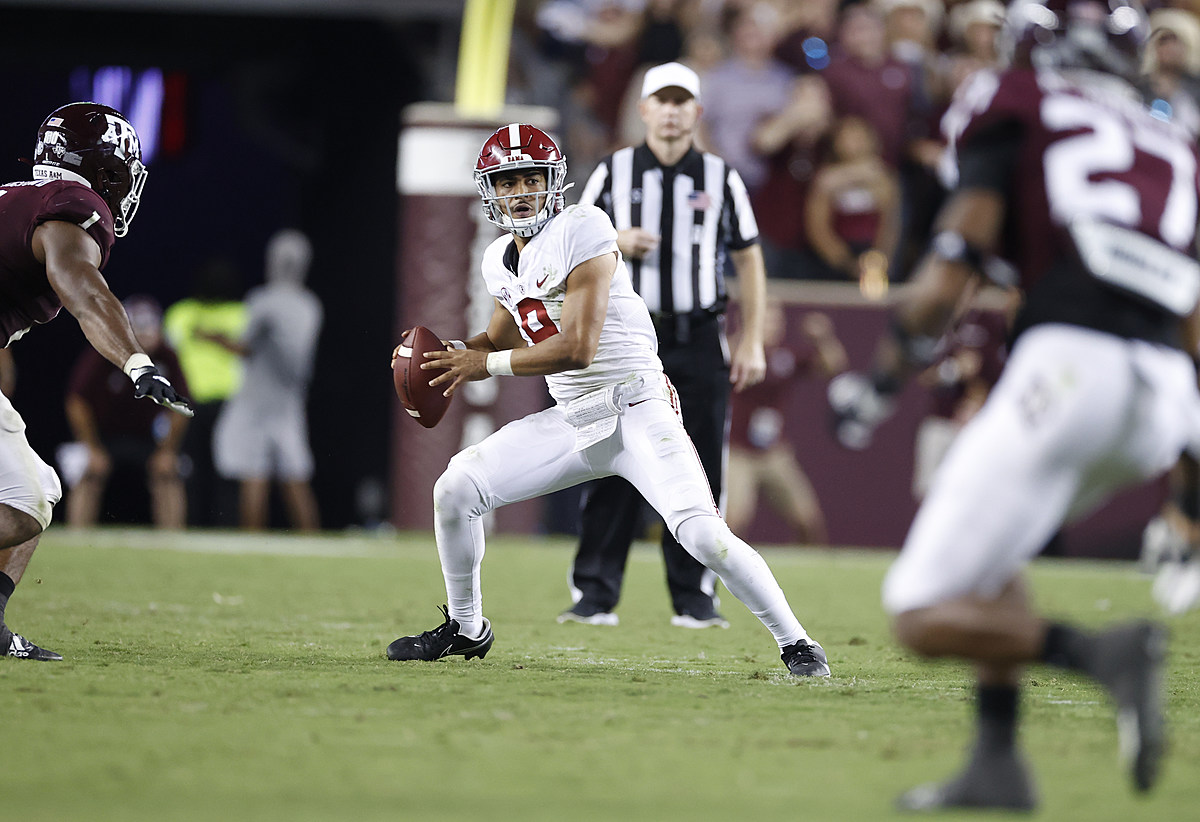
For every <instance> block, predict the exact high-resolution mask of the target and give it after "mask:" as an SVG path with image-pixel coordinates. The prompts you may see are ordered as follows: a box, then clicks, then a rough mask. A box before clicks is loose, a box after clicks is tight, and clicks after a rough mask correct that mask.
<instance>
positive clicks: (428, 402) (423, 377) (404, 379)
mask: <svg viewBox="0 0 1200 822" xmlns="http://www.w3.org/2000/svg"><path fill="white" fill-rule="evenodd" d="M445 350H446V346H444V345H442V341H441V338H439V337H438V335H437V334H434V333H433V332H432V331H430V330H429V329H428V328H426V327H425V326H423V325H418V326H417V327H415V328H412V329H410V330H409V331H408V332H407V333H406V334H405V335H404V339H402V340H401V341H400V345H399V346H397V349H396V359H395V360H394V361H393V362H392V381H393V382H394V383H395V385H396V396H398V397H399V398H400V404H401V405H403V406H404V410H405V411H407V412H408V414H409V416H410V417H412V418H413V419H414V420H416V421H417V422H419V423H420V424H421V425H423V426H425V427H426V428H433V426H435V425H437V424H438V423H439V422H441V420H442V417H443V416H445V414H446V409H447V408H449V407H450V397H446V396H443V394H442V392H443V391H445V386H436V385H435V386H431V385H430V384H429V381H430V380H432V379H434V378H436V377H437V376H438V375H440V374H441V373H442V371H441V370H440V369H433V370H429V371H423V370H421V368H420V367H419V366H420V364H421V363H423V362H426V359H425V352H426V351H445Z"/></svg>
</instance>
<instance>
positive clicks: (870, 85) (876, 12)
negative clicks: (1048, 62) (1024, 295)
mask: <svg viewBox="0 0 1200 822" xmlns="http://www.w3.org/2000/svg"><path fill="white" fill-rule="evenodd" d="M880 9H881V7H880V6H879V5H877V4H876V3H866V2H864V3H855V4H852V5H849V6H846V7H845V8H844V10H843V11H842V19H841V25H840V26H839V28H838V44H837V45H838V47H837V48H836V49H835V50H834V52H833V54H832V56H831V58H830V62H829V67H828V68H827V69H825V70H824V71H823V72H822V76H823V77H824V78H825V82H826V83H828V84H829V90H830V97H831V98H832V100H833V105H834V113H835V114H836V115H837V116H838V117H846V116H857V117H861V118H863V119H864V120H866V121H867V122H869V123H870V124H871V125H872V126H873V127H874V128H875V131H876V133H877V134H878V136H879V146H880V154H881V155H882V156H883V159H884V161H885V162H886V163H887V164H888V165H889V166H891V167H892V168H893V169H894V170H895V171H896V172H897V173H898V174H900V175H901V176H900V195H901V212H900V215H901V222H900V236H899V239H898V241H897V253H896V254H895V255H894V256H893V258H892V266H891V269H892V276H893V277H894V278H900V277H902V276H904V275H905V274H906V273H907V272H908V270H909V268H910V267H911V264H912V262H913V259H914V258H915V255H916V254H917V253H918V251H919V250H920V249H922V248H923V247H924V244H925V242H926V240H927V230H928V226H927V224H928V221H929V220H930V219H931V218H932V214H933V212H934V210H935V209H936V206H937V205H938V202H939V198H940V187H939V186H938V184H937V180H936V177H935V176H934V173H933V169H934V168H935V167H936V163H937V159H938V157H940V154H941V146H940V144H939V143H938V142H937V141H935V140H931V139H928V138H927V135H928V134H930V133H931V129H932V127H933V125H934V123H933V122H932V118H931V113H930V111H929V110H928V107H927V106H925V105H924V104H923V101H922V93H921V92H920V89H919V83H920V81H919V79H918V78H916V77H914V73H913V69H912V67H911V66H910V65H909V64H907V63H905V62H903V61H901V60H898V59H897V58H896V57H895V56H893V55H892V54H891V53H890V51H889V48H888V45H887V37H886V28H885V25H884V18H883V15H882V13H881V10H880Z"/></svg>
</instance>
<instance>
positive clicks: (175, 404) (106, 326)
mask: <svg viewBox="0 0 1200 822" xmlns="http://www.w3.org/2000/svg"><path fill="white" fill-rule="evenodd" d="M141 156H142V151H141V146H140V144H139V142H138V137H137V134H136V133H135V132H134V130H133V126H131V125H130V124H129V121H128V120H126V119H125V118H124V117H123V116H122V115H121V114H120V113H119V112H117V111H116V110H114V109H111V108H109V107H108V106H102V105H99V104H96V103H72V104H70V105H67V106H63V107H62V108H60V109H57V110H56V111H54V112H52V113H51V114H50V116H49V117H47V118H46V121H45V122H44V123H42V126H41V128H40V129H39V130H38V140H37V148H36V150H35V152H34V158H33V180H32V181H28V182H17V183H5V184H4V185H2V186H0V292H2V293H3V294H4V299H3V300H2V301H0V335H2V338H0V342H3V344H4V345H6V346H7V345H9V344H11V343H12V342H13V341H14V340H16V339H18V338H19V337H21V336H22V335H23V334H25V332H26V331H28V330H29V329H30V328H31V327H32V326H33V325H34V324H35V323H45V322H49V321H50V320H52V319H54V318H55V317H56V316H57V315H58V312H59V310H60V309H62V308H66V309H67V311H69V312H70V313H71V315H72V316H73V317H75V319H76V320H78V321H79V327H80V328H81V329H82V330H83V333H84V336H85V337H87V340H88V342H89V343H91V345H92V347H93V348H95V349H96V350H97V351H98V352H100V354H102V355H103V356H104V358H105V359H107V360H108V361H109V362H111V363H113V364H114V365H116V366H117V367H119V368H121V369H123V370H124V371H125V374H126V375H127V376H128V377H129V379H130V380H131V381H132V383H133V392H134V396H136V397H150V398H151V399H152V400H154V401H155V402H156V403H158V404H159V405H164V406H167V407H168V408H170V409H171V410H173V411H177V412H179V413H181V414H184V415H185V416H190V415H191V413H192V409H191V405H190V404H189V403H188V401H187V400H186V399H185V398H183V397H181V396H179V394H177V393H176V391H175V389H174V388H173V387H172V386H171V383H170V382H169V381H168V380H167V379H166V378H165V377H163V376H162V374H160V373H159V371H158V369H157V368H155V366H154V363H153V362H152V361H151V360H150V357H148V356H147V355H146V352H145V351H144V350H143V349H142V347H141V345H139V344H138V341H137V338H136V337H134V334H133V329H132V328H131V327H130V325H129V318H128V317H127V316H126V314H125V309H124V308H123V307H122V306H121V302H120V301H119V300H118V299H117V298H116V297H115V296H114V295H113V293H112V292H111V291H110V290H109V288H108V283H107V282H105V279H104V275H102V274H101V273H100V270H101V269H102V268H104V265H105V264H106V263H107V262H108V255H109V251H110V250H111V249H112V245H113V240H114V237H124V236H125V233H126V232H127V231H128V229H129V222H130V221H131V220H132V219H133V215H134V212H136V211H137V207H138V200H139V198H140V197H141V193H142V186H143V185H145V182H146V168H145V166H143V165H142V160H141ZM61 497H62V486H61V484H60V483H59V479H58V475H57V474H55V473H54V469H53V468H51V467H50V466H49V465H48V464H46V463H45V462H44V461H43V460H42V458H41V457H39V456H38V455H37V454H36V453H34V451H33V449H32V448H30V447H29V441H28V440H26V439H25V422H24V420H22V419H21V415H20V414H18V413H17V411H16V409H15V408H13V406H12V403H11V402H9V400H8V398H7V397H5V396H3V395H2V394H0V653H2V654H5V655H7V656H13V657H21V658H24V659H39V660H57V659H62V657H61V656H60V655H59V654H56V653H54V652H53V651H48V650H46V649H45V648H39V647H38V646H37V645H34V644H33V643H32V642H30V641H28V640H27V639H25V638H24V637H22V636H20V635H18V634H15V633H13V632H12V631H11V630H10V629H9V628H8V626H7V624H6V623H5V622H4V611H5V607H6V606H7V605H8V599H9V597H10V596H12V593H13V589H14V588H15V587H16V585H17V583H19V582H20V581H21V575H22V574H23V573H24V572H25V568H26V566H27V565H28V564H29V559H30V557H31V556H32V555H33V552H34V549H35V548H36V547H37V543H38V539H40V538H41V534H42V531H44V530H45V529H46V526H48V525H49V524H50V516H51V509H52V508H53V506H54V504H55V503H57V502H58V501H59V499H60V498H61Z"/></svg>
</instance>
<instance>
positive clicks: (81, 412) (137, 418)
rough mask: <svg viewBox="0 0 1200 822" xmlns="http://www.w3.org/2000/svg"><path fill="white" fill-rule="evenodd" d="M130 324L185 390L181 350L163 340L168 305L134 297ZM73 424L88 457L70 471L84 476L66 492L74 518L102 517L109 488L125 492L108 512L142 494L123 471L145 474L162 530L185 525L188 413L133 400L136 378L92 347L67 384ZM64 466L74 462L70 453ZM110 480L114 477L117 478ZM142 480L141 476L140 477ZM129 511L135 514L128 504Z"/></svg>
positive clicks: (84, 521) (76, 522) (77, 521)
mask: <svg viewBox="0 0 1200 822" xmlns="http://www.w3.org/2000/svg"><path fill="white" fill-rule="evenodd" d="M124 305H125V312H126V313H127V314H128V315H129V323H130V325H131V326H132V328H133V333H134V336H136V337H137V340H138V342H139V343H141V345H142V347H143V348H145V349H146V353H147V354H149V355H150V356H151V357H152V358H153V359H154V362H155V364H156V365H157V366H158V370H159V371H160V372H162V374H163V375H164V376H166V377H167V378H168V379H170V380H171V381H172V382H173V383H174V385H175V386H176V388H177V389H178V390H180V391H184V392H186V391H187V390H188V384H187V381H186V378H185V377H184V374H183V369H182V368H181V367H180V365H179V359H178V358H177V357H176V356H175V352H174V351H173V350H172V349H171V347H170V346H168V345H167V344H166V342H165V341H164V340H163V335H162V308H161V307H160V306H159V304H158V302H157V301H156V300H154V299H153V298H151V297H146V296H135V297H129V298H127V299H126V300H125V302H124ZM66 415H67V423H68V424H69V425H70V427H71V433H72V434H73V435H74V436H75V440H76V443H77V444H78V446H79V452H78V453H79V454H80V456H81V457H82V459H80V460H79V462H80V463H81V464H80V465H79V468H82V471H79V470H78V469H76V470H73V471H68V470H64V471H63V473H64V474H65V475H67V477H68V479H70V478H71V476H72V474H73V475H74V477H76V478H77V481H76V482H75V483H74V484H72V485H71V487H70V494H69V495H68V496H67V524H68V525H70V526H71V527H72V528H81V527H89V526H93V525H95V524H96V523H97V522H98V521H99V519H100V513H101V509H102V507H105V506H103V503H104V500H105V490H106V488H108V487H109V486H110V484H111V485H112V486H113V488H112V490H113V491H114V492H117V493H119V495H120V498H121V499H119V500H118V499H115V498H114V499H113V501H112V503H111V504H110V505H108V506H107V507H105V510H106V511H111V510H112V509H113V508H116V507H121V506H120V505H119V504H124V507H125V508H126V509H128V508H129V505H128V502H129V500H130V499H133V498H135V497H137V496H138V494H137V492H136V491H133V490H132V489H131V488H130V487H128V486H127V485H126V486H122V485H120V484H119V482H120V480H121V478H122V477H124V478H126V479H132V478H133V477H135V476H136V477H139V478H142V477H144V479H145V483H146V488H147V489H148V490H149V499H150V506H149V508H150V519H151V521H152V522H153V523H154V525H155V527H158V528H182V527H183V526H184V525H185V523H186V519H187V516H186V514H187V499H186V496H185V494H184V483H183V477H182V475H181V473H180V464H179V462H180V460H179V452H180V448H181V446H182V444H183V437H184V432H185V430H186V429H187V424H188V419H187V417H184V416H183V415H181V414H172V413H171V412H170V411H168V410H167V409H165V408H162V407H160V406H158V405H154V404H152V403H143V402H139V401H138V400H136V399H134V396H133V394H132V393H130V391H129V379H128V378H127V377H126V376H125V375H124V374H123V373H122V372H121V369H119V368H117V367H116V366H114V365H113V364H112V363H110V362H109V361H108V360H106V359H104V358H103V357H102V356H100V355H99V354H98V353H96V351H95V349H93V348H91V347H90V346H89V347H87V348H85V349H84V351H83V353H82V354H80V356H79V359H77V360H76V361H75V366H74V368H73V369H72V372H71V378H70V382H69V384H68V388H67V398H66ZM60 453H61V454H63V455H65V456H66V458H65V459H63V460H62V461H63V462H64V468H66V467H67V466H69V465H70V463H71V457H70V456H69V455H70V453H71V451H70V450H66V451H60ZM110 481H111V482H110ZM138 484H140V482H139V483H138ZM125 516H127V517H128V516H130V514H129V513H128V510H126V512H125Z"/></svg>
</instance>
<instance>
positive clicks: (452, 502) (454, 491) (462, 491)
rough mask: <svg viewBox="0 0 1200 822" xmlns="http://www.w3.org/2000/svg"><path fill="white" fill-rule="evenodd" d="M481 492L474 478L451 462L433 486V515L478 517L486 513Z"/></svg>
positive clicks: (484, 501) (487, 507)
mask: <svg viewBox="0 0 1200 822" xmlns="http://www.w3.org/2000/svg"><path fill="white" fill-rule="evenodd" d="M488 510H490V506H489V505H488V504H487V502H486V499H485V497H484V494H483V490H482V489H481V488H480V487H479V485H478V484H477V483H476V482H475V480H474V478H473V477H472V476H471V475H470V474H469V473H468V472H467V471H464V470H463V469H462V467H461V466H459V465H456V464H455V462H454V461H453V460H451V462H450V465H449V466H447V468H446V470H445V471H444V472H442V475H441V476H440V477H438V479H437V482H435V483H434V484H433V515H434V516H435V517H450V518H457V517H461V516H472V517H478V516H482V515H483V514H485V513H487V512H488Z"/></svg>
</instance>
